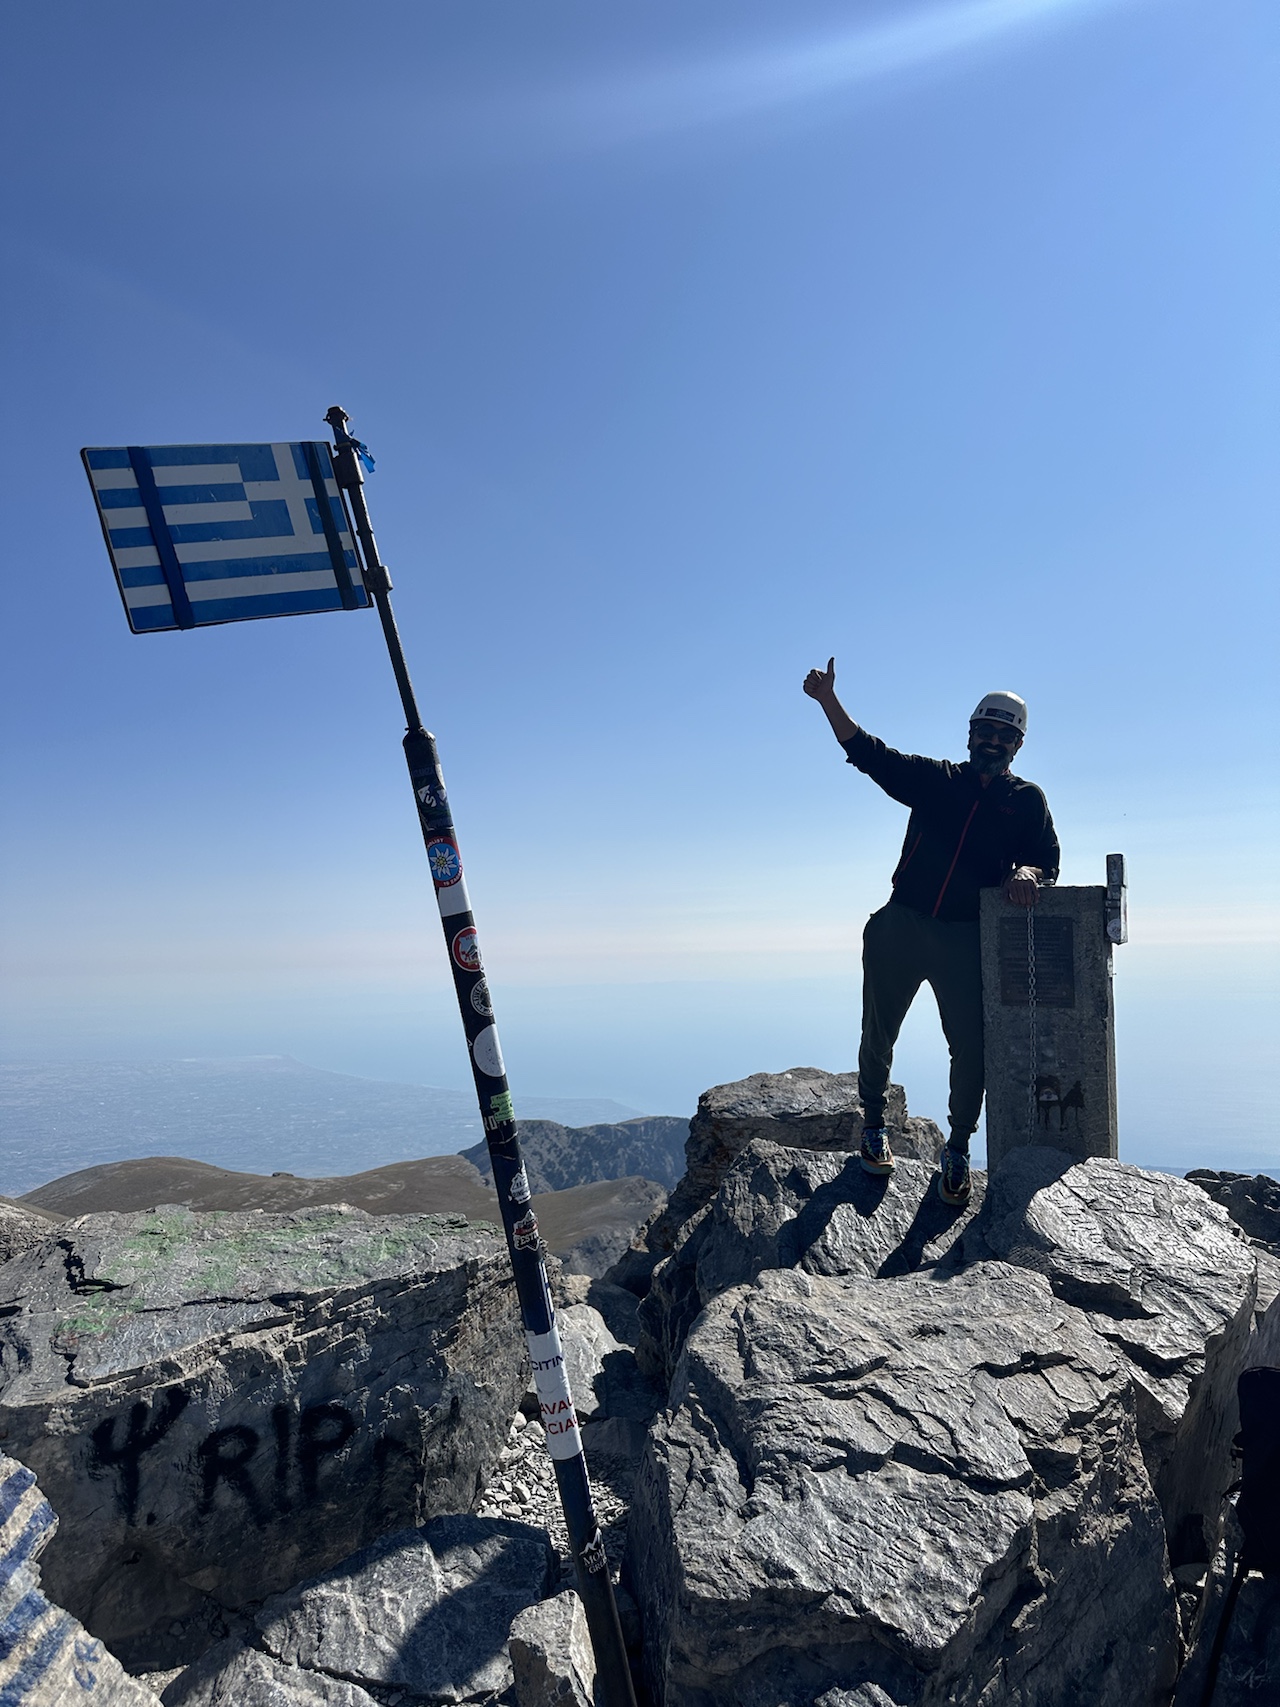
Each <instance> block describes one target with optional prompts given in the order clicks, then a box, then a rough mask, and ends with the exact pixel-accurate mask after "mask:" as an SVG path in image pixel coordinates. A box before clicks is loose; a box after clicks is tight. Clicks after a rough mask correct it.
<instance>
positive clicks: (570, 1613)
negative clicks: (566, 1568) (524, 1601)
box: [511, 1588, 596, 1707]
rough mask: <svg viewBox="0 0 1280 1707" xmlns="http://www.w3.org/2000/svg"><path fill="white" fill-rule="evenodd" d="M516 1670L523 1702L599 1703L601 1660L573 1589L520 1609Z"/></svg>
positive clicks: (541, 1705) (566, 1706)
mask: <svg viewBox="0 0 1280 1707" xmlns="http://www.w3.org/2000/svg"><path fill="white" fill-rule="evenodd" d="M511 1669H512V1671H513V1672H514V1674H515V1686H516V1701H517V1703H518V1707H593V1703H594V1701H595V1683H596V1659H595V1654H594V1653H593V1652H592V1649H591V1636H590V1633H589V1632H588V1630H587V1615H586V1613H585V1611H584V1610H583V1606H582V1602H581V1600H580V1599H579V1598H578V1596H577V1594H576V1593H575V1592H574V1590H573V1589H571V1588H569V1589H565V1591H564V1592H563V1594H557V1595H553V1596H552V1598H551V1599H550V1600H543V1601H539V1602H538V1604H537V1605H536V1606H527V1607H525V1609H524V1611H523V1612H520V1613H517V1614H516V1619H515V1622H514V1623H513V1624H512V1626H511Z"/></svg>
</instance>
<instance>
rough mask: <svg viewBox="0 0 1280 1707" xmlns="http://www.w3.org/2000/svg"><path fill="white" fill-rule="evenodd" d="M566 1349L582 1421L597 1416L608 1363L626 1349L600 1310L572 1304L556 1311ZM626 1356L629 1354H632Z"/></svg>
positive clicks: (572, 1389)
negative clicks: (611, 1357) (611, 1330)
mask: <svg viewBox="0 0 1280 1707" xmlns="http://www.w3.org/2000/svg"><path fill="white" fill-rule="evenodd" d="M556 1325H557V1326H558V1327H559V1329H560V1342H561V1346H562V1347H563V1350H564V1363H565V1374H566V1375H567V1377H568V1380H569V1391H570V1392H571V1393H572V1394H573V1408H574V1410H575V1411H576V1412H577V1413H578V1417H579V1420H581V1421H586V1419H587V1418H588V1417H593V1416H595V1414H596V1412H597V1411H599V1410H600V1409H601V1407H602V1405H603V1404H604V1402H605V1396H606V1395H605V1387H606V1377H605V1361H606V1359H607V1358H608V1357H609V1356H610V1355H611V1354H612V1353H614V1352H621V1351H623V1349H624V1348H623V1347H622V1346H621V1345H619V1343H618V1341H617V1340H616V1339H614V1337H613V1335H612V1334H611V1333H610V1332H609V1329H608V1327H607V1326H606V1325H605V1319H604V1317H603V1316H602V1315H601V1314H600V1312H599V1310H597V1309H595V1308H594V1306H593V1305H591V1304H571V1305H569V1307H568V1308H567V1309H564V1310H558V1311H557V1312H556ZM627 1355H630V1354H629V1353H628V1354H627Z"/></svg>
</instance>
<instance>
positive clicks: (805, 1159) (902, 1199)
mask: <svg viewBox="0 0 1280 1707" xmlns="http://www.w3.org/2000/svg"><path fill="white" fill-rule="evenodd" d="M936 1178H937V1175H936V1170H935V1169H934V1167H933V1166H932V1164H931V1163H930V1162H920V1161H914V1160H911V1159H910V1158H905V1159H903V1160H902V1161H900V1162H899V1163H898V1165H897V1167H896V1168H895V1170H894V1172H893V1173H892V1174H891V1175H888V1176H880V1177H876V1176H873V1175H871V1174H869V1173H867V1171H866V1170H865V1169H864V1168H863V1167H862V1165H861V1163H860V1162H859V1160H858V1157H857V1156H856V1155H851V1154H847V1153H842V1152H832V1151H820V1150H808V1149H803V1150H802V1149H790V1148H785V1147H784V1146H782V1145H781V1144H775V1143H771V1142H770V1141H769V1140H767V1139H763V1138H755V1139H753V1140H752V1141H751V1143H750V1144H748V1145H747V1147H746V1149H744V1150H743V1151H742V1152H741V1153H740V1154H739V1155H738V1156H737V1158H736V1159H735V1160H734V1162H733V1163H732V1164H731V1166H730V1168H729V1170H728V1172H727V1173H726V1174H725V1176H724V1179H723V1180H722V1181H721V1184H720V1187H719V1189H718V1190H717V1192H716V1195H715V1196H714V1197H713V1198H712V1200H711V1202H710V1204H708V1205H707V1206H706V1208H705V1209H703V1210H701V1211H699V1213H698V1214H697V1215H695V1216H694V1217H693V1218H692V1219H691V1220H690V1221H689V1222H687V1223H686V1224H685V1226H684V1227H683V1228H682V1229H680V1232H679V1233H678V1234H677V1237H676V1244H675V1249H674V1250H673V1251H672V1253H671V1255H670V1256H669V1257H667V1258H666V1259H665V1260H664V1261H663V1262H661V1263H660V1264H659V1265H658V1267H657V1268H656V1269H655V1270H654V1274H653V1279H652V1283H651V1285H650V1289H649V1292H648V1295H647V1296H646V1297H645V1299H644V1300H643V1301H642V1303H641V1305H640V1312H639V1314H640V1323H641V1335H640V1340H639V1343H638V1345H637V1348H636V1349H637V1357H638V1358H639V1361H640V1363H641V1366H642V1367H643V1368H644V1369H645V1370H646V1371H648V1372H649V1374H650V1375H651V1376H652V1377H653V1378H654V1379H655V1380H658V1381H660V1382H661V1383H662V1384H663V1385H664V1386H665V1384H666V1383H667V1382H669V1381H670V1379H671V1374H672V1371H673V1370H674V1368H675V1365H676V1360H677V1359H678V1357H679V1355H680V1351H681V1349H682V1347H683V1345H684V1339H685V1336H686V1334H687V1333H688V1331H689V1329H690V1327H691V1326H692V1325H693V1323H694V1321H695V1320H696V1318H697V1316H698V1314H699V1312H700V1311H701V1310H702V1309H704V1308H705V1306H706V1305H707V1304H708V1303H709V1302H710V1301H711V1299H712V1298H715V1297H717V1296H718V1295H719V1294H720V1293H721V1292H725V1291H727V1290H728V1289H729V1288H730V1287H732V1286H738V1285H740V1284H741V1283H742V1282H743V1281H747V1280H754V1279H755V1277H756V1276H757V1275H758V1274H760V1273H761V1272H762V1271H763V1270H765V1269H767V1268H800V1269H803V1270H804V1271H805V1272H806V1273H809V1274H832V1275H834V1274H856V1275H862V1276H864V1277H871V1276H875V1275H879V1276H883V1277H886V1278H888V1277H891V1276H894V1275H901V1274H909V1273H912V1272H914V1271H916V1270H918V1269H924V1268H930V1267H933V1266H934V1265H935V1264H937V1263H938V1262H940V1261H942V1260H943V1258H945V1256H946V1255H947V1252H948V1251H949V1250H951V1248H952V1246H953V1245H954V1244H955V1242H956V1240H957V1239H958V1237H959V1235H960V1233H961V1231H962V1230H963V1228H964V1227H965V1226H966V1225H967V1224H968V1223H969V1222H970V1221H971V1220H972V1218H973V1216H974V1214H975V1213H976V1212H977V1209H978V1207H979V1205H980V1204H981V1202H982V1196H983V1191H984V1187H985V1180H986V1176H985V1174H983V1173H982V1172H981V1171H975V1173H974V1175H973V1194H972V1196H971V1198H970V1201H969V1203H968V1205H967V1206H966V1207H964V1208H955V1207H951V1206H949V1205H948V1204H945V1203H944V1202H943V1201H942V1199H941V1198H940V1197H939V1196H938V1193H937V1190H936V1189H935V1181H936Z"/></svg>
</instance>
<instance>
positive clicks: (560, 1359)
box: [524, 1327, 582, 1458]
mask: <svg viewBox="0 0 1280 1707" xmlns="http://www.w3.org/2000/svg"><path fill="white" fill-rule="evenodd" d="M524 1337H525V1339H526V1340H527V1341H528V1343H529V1362H530V1363H531V1364H532V1366H533V1384H534V1386H535V1387H536V1388H537V1390H538V1403H539V1405H540V1406H541V1409H542V1426H543V1428H545V1429H546V1431H547V1451H548V1452H549V1453H550V1454H551V1456H552V1457H553V1458H576V1457H577V1456H578V1454H579V1453H580V1452H581V1451H582V1439H581V1436H580V1435H579V1433H578V1418H577V1414H576V1412H575V1411H574V1408H573V1395H572V1394H571V1393H570V1392H569V1378H568V1376H567V1375H566V1374H565V1368H564V1352H563V1350H562V1349H561V1346H560V1335H559V1333H558V1331H557V1330H556V1329H555V1328H554V1327H553V1328H552V1330H551V1332H550V1333H549V1334H526V1335H525V1336H524Z"/></svg>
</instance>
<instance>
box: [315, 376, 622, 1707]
mask: <svg viewBox="0 0 1280 1707" xmlns="http://www.w3.org/2000/svg"><path fill="white" fill-rule="evenodd" d="M325 419H326V420H327V421H328V422H329V424H330V425H331V426H332V427H333V429H334V438H335V440H336V441H337V444H336V449H335V455H334V468H335V473H336V475H337V480H338V485H339V486H340V487H341V488H342V490H343V493H344V495H345V496H346V498H347V500H348V502H349V504H350V506H351V510H352V514H353V519H354V521H355V534H356V537H357V538H358V539H359V541H360V545H361V551H362V555H363V556H364V559H365V582H366V585H367V586H368V589H369V592H370V594H371V595H372V597H373V599H374V602H375V604H376V605H377V608H378V615H379V617H380V618H381V620H382V630H383V634H384V636H385V638H386V642H387V650H388V652H389V653H390V654H391V664H392V668H393V670H394V671H395V677H396V684H397V686H398V687H399V689H400V698H401V702H402V703H403V705H404V708H405V717H406V720H407V721H408V725H409V728H408V733H407V734H406V735H405V738H404V756H405V761H406V763H407V764H408V766H409V780H410V783H411V784H412V787H413V795H414V801H415V803H416V805H417V810H418V822H419V825H420V826H421V829H422V839H423V841H424V843H425V844H426V850H427V864H428V866H429V867H430V871H431V879H432V882H433V883H434V885H435V891H436V900H437V903H438V905H439V908H440V922H441V925H442V926H443V927H444V940H445V944H446V948H447V951H448V955H449V969H450V971H451V972H452V973H453V987H454V991H455V993H456V995H457V998H458V1011H459V1012H460V1013H461V1015H462V1028H463V1030H464V1032H465V1033H466V1038H467V1051H468V1054H469V1055H470V1057H471V1076H472V1078H473V1079H474V1080H475V1087H476V1097H477V1099H478V1101H479V1104H480V1116H481V1119H482V1120H483V1122H484V1133H485V1140H486V1142H487V1144H488V1147H489V1159H490V1162H491V1165H492V1168H493V1183H494V1186H495V1187H496V1189H497V1193H498V1204H499V1208H500V1210H501V1214H502V1226H503V1231H504V1232H505V1233H506V1237H507V1250H508V1251H509V1253H510V1256H511V1268H512V1272H513V1274H514V1275H515V1282H516V1296H517V1298H518V1299H519V1303H520V1315H521V1319H522V1321H523V1324H524V1332H525V1339H526V1341H527V1343H528V1347H529V1358H530V1362H531V1364H532V1368H533V1379H534V1386H535V1387H536V1389H537V1393H538V1400H539V1404H540V1406H541V1410H542V1421H543V1426H544V1428H545V1429H546V1437H547V1449H548V1451H549V1452H550V1454H551V1458H552V1462H553V1464H554V1466H555V1473H556V1486H557V1488H558V1490H559V1494H560V1504H561V1506H562V1507H563V1510H564V1518H565V1527H566V1529H567V1530H568V1533H569V1548H570V1551H571V1552H572V1554H573V1562H574V1567H575V1570H576V1574H577V1579H578V1592H579V1594H580V1595H581V1596H582V1603H583V1608H584V1610H585V1612H586V1615H587V1627H588V1629H589V1631H590V1633H591V1646H592V1648H593V1650H594V1652H595V1659H596V1674H597V1688H598V1692H599V1695H598V1699H599V1702H600V1704H601V1707H636V1699H635V1692H634V1690H633V1688H632V1683H631V1670H630V1667H629V1666H628V1664H627V1654H626V1648H625V1645H624V1643H623V1640H622V1626H621V1625H620V1623H619V1621H618V1609H617V1604H616V1602H615V1600H614V1594H613V1583H612V1581H611V1580H610V1576H609V1568H608V1561H607V1559H606V1557H605V1549H604V1541H603V1539H602V1538H601V1535H600V1526H599V1524H598V1522H597V1521H596V1513H595V1506H594V1504H593V1502H592V1498H591V1484H590V1482H589V1481H588V1479H587V1463H586V1459H585V1457H584V1456H583V1451H582V1437H581V1434H580V1432H579V1429H578V1419H577V1415H576V1413H575V1411H574V1408H573V1397H572V1395H571V1393H570V1391H569V1383H568V1380H567V1378H566V1373H565V1365H564V1353H563V1351H562V1349H561V1345H560V1334H559V1331H558V1329H557V1327H556V1319H555V1309H554V1306H553V1305H552V1302H551V1291H550V1288H549V1286H548V1284H547V1268H546V1264H545V1262H544V1261H543V1254H544V1252H545V1250H546V1245H545V1243H544V1241H543V1240H542V1238H541V1236H540V1234H539V1232H538V1222H537V1218H536V1217H535V1215H534V1212H533V1208H532V1205H531V1202H530V1198H531V1193H530V1190H529V1180H528V1175H527V1174H526V1173H525V1168H524V1163H523V1161H522V1160H521V1157H520V1142H519V1137H518V1134H517V1130H516V1122H515V1112H514V1110H513V1108H512V1105H511V1089H510V1086H509V1085H508V1083H507V1075H506V1068H505V1066H504V1064H503V1060H502V1049H501V1046H500V1044H499V1042H498V1028H497V1025H496V1023H495V1021H494V1016H493V999H492V996H491V995H490V992H489V985H488V982H487V981H486V979H485V975H484V964H483V962H482V960H481V958H480V946H479V941H478V939H477V936H476V921H475V915H474V913H473V912H472V911H471V900H470V897H469V896H468V894H467V882H466V878H465V876H464V875H463V870H462V856H461V854H460V853H459V851H458V837H457V831H456V830H455V828H454V823H453V814H452V812H451V810H450V807H449V798H448V795H447V794H446V792H445V786H444V778H443V776H442V775H441V772H440V756H439V754H438V753H437V751H436V743H435V739H434V737H433V736H432V735H430V734H428V733H427V731H426V730H425V729H424V728H423V727H422V724H421V721H420V719H419V717H418V709H417V703H416V701H415V699H414V694H413V687H412V684H411V682H410V680H409V672H408V668H407V666H406V664H405V659H404V651H403V648H402V646H401V644H400V635H399V631H398V629H397V628H396V622H395V617H394V616H393V614H392V611H391V601H390V598H389V597H388V594H389V591H390V585H391V582H390V577H389V576H388V575H387V572H386V569H385V568H384V567H383V565H382V564H381V562H380V561H379V559H378V553H377V545H376V543H375V541H374V537H373V530H372V527H371V526H370V523H369V511H368V507H367V505H366V503H365V499H364V490H363V476H362V474H361V471H360V464H359V462H358V460H357V456H356V441H355V440H354V439H353V438H352V437H351V436H350V434H349V433H348V432H347V431H346V425H347V417H346V415H345V414H343V412H342V411H341V410H340V409H336V408H335V409H331V410H330V411H329V413H328V414H327V415H326V417H325Z"/></svg>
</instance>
